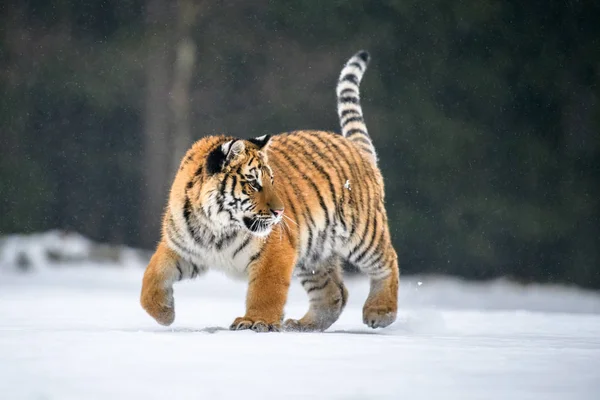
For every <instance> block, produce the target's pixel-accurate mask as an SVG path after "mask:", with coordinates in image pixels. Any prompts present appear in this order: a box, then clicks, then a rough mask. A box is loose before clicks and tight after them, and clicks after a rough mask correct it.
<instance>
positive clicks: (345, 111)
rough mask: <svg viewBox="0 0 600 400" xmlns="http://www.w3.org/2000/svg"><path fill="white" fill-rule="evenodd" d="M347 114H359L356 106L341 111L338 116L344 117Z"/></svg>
mask: <svg viewBox="0 0 600 400" xmlns="http://www.w3.org/2000/svg"><path fill="white" fill-rule="evenodd" d="M348 114H359V115H360V111H358V110H357V109H356V108H350V109H347V110H344V111H342V113H341V114H340V117H341V118H344V117H345V116H346V115H348Z"/></svg>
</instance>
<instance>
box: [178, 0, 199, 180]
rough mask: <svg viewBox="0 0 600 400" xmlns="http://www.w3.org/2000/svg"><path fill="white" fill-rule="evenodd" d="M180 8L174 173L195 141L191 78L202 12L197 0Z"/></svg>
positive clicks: (187, 0)
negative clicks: (194, 29)
mask: <svg viewBox="0 0 600 400" xmlns="http://www.w3.org/2000/svg"><path fill="white" fill-rule="evenodd" d="M177 7H178V8H177V44H176V50H175V51H176V55H175V66H174V71H173V86H172V90H171V111H172V112H173V131H172V133H173V145H172V153H171V171H172V173H175V172H176V171H177V168H179V164H180V163H181V158H182V157H183V156H184V154H185V152H186V151H187V149H188V148H189V147H190V145H191V144H192V134H191V130H190V101H189V98H190V81H191V79H192V73H193V71H194V64H195V62H196V45H195V43H194V41H193V39H192V37H191V35H190V32H191V29H192V27H193V26H194V22H195V20H196V15H197V14H198V5H197V4H196V2H195V1H194V0H179V1H178V2H177Z"/></svg>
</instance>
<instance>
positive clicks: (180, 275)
mask: <svg viewBox="0 0 600 400" xmlns="http://www.w3.org/2000/svg"><path fill="white" fill-rule="evenodd" d="M175 267H176V268H177V271H179V279H177V280H178V281H180V280H182V279H183V271H181V267H180V266H179V261H176V262H175Z"/></svg>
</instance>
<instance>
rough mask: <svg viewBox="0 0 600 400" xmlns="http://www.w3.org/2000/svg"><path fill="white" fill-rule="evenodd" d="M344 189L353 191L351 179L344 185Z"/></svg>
mask: <svg viewBox="0 0 600 400" xmlns="http://www.w3.org/2000/svg"><path fill="white" fill-rule="evenodd" d="M344 187H345V188H346V189H348V190H352V188H351V187H350V179H347V180H346V183H344Z"/></svg>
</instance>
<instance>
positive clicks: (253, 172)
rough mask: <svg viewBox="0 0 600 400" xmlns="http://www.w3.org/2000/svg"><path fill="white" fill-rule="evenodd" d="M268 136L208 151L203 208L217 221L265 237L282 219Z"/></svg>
mask: <svg viewBox="0 0 600 400" xmlns="http://www.w3.org/2000/svg"><path fill="white" fill-rule="evenodd" d="M270 139H271V137H270V136H269V135H265V136H261V137H258V138H253V139H248V140H244V139H231V140H228V141H226V142H224V143H222V144H220V145H218V146H217V147H216V148H215V149H214V150H212V151H211V152H210V153H209V154H208V156H207V158H206V164H205V170H206V174H207V180H206V181H205V182H204V184H203V185H202V189H201V198H202V199H203V201H202V208H203V209H204V212H205V214H206V215H207V216H208V217H209V218H210V219H211V220H212V221H213V222H215V223H216V224H220V225H221V226H222V227H230V226H233V227H239V228H242V229H247V230H248V231H249V232H251V233H252V234H254V235H257V236H267V235H268V234H269V233H270V232H271V230H272V228H273V226H275V225H276V224H277V223H279V222H280V221H281V219H282V218H283V203H282V201H281V199H280V198H279V196H277V193H276V192H275V187H274V185H275V179H274V177H273V170H272V169H271V167H270V166H269V162H268V159H267V154H266V149H267V147H268V145H269V141H270Z"/></svg>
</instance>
